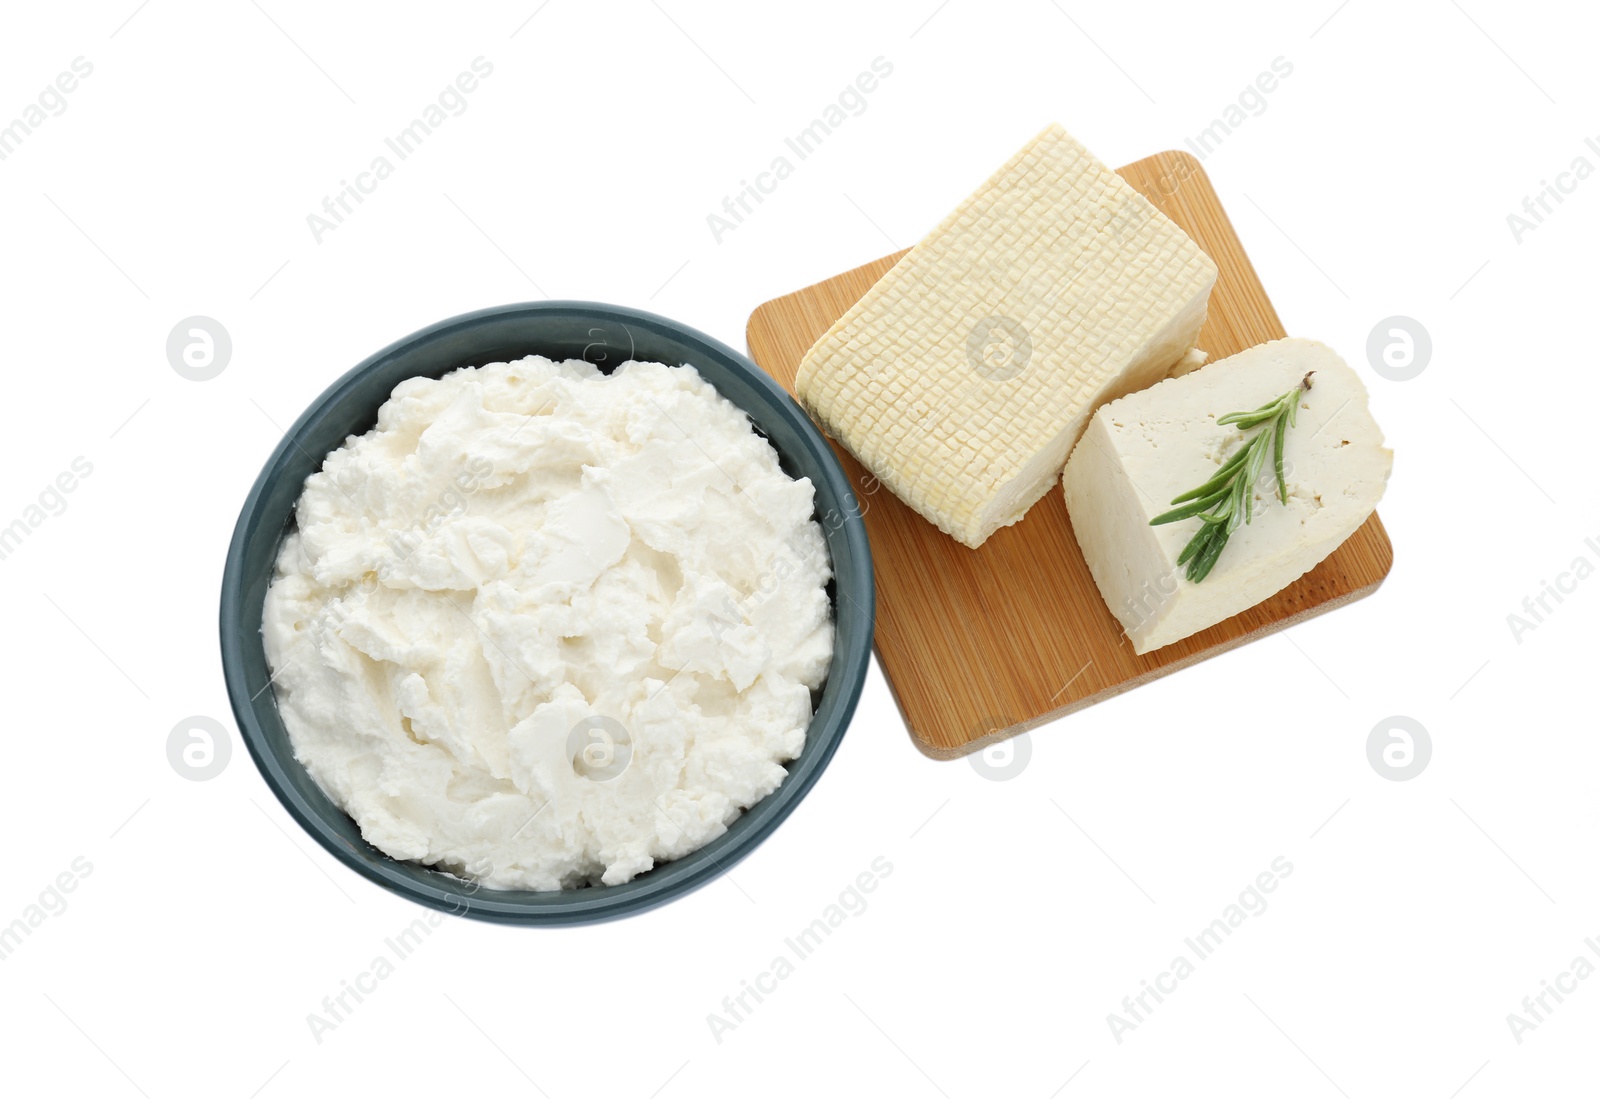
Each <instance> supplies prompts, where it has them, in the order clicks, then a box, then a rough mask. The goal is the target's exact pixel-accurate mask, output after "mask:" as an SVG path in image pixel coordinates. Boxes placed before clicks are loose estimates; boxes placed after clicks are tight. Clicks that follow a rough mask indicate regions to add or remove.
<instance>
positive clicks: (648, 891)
mask: <svg viewBox="0 0 1600 1099" xmlns="http://www.w3.org/2000/svg"><path fill="white" fill-rule="evenodd" d="M546 313H549V314H561V315H568V316H570V315H578V316H584V315H588V316H589V317H590V318H591V319H595V320H599V321H602V322H605V323H616V324H620V325H623V326H626V325H628V324H634V325H638V326H640V327H641V328H647V329H649V328H653V329H656V330H658V331H659V332H661V333H662V334H664V335H669V336H671V337H673V338H676V339H679V340H682V341H684V342H687V343H691V344H698V345H700V347H701V348H703V349H704V351H705V352H707V353H708V354H709V355H711V356H715V357H720V358H721V359H723V360H724V364H725V365H731V366H732V367H733V368H735V369H736V370H738V371H739V372H742V373H743V374H744V375H745V380H746V381H747V382H748V383H750V384H752V385H754V386H755V387H756V388H758V389H762V390H765V391H767V393H768V395H769V396H770V397H772V398H773V399H774V400H773V405H774V408H776V409H777V410H778V411H779V412H780V414H781V415H783V416H785V417H786V418H788V419H789V420H790V421H791V422H792V424H793V426H795V427H796V428H797V429H798V432H799V434H800V436H801V438H802V440H803V441H804V443H805V445H806V447H807V448H808V450H809V451H810V452H811V454H812V456H813V457H815V458H816V459H818V461H817V465H818V466H819V467H820V469H821V470H822V474H823V477H824V478H825V479H826V480H827V482H828V489H829V492H830V495H831V496H832V497H834V498H835V499H837V500H839V501H840V503H841V506H842V509H843V510H844V511H845V512H846V514H845V515H844V516H843V517H842V519H841V523H840V526H841V528H842V533H843V535H844V538H845V544H846V546H847V548H848V550H849V553H850V557H851V559H852V560H853V561H859V562H860V565H859V568H858V569H855V570H853V573H854V575H855V576H856V579H857V583H858V584H859V585H862V589H861V590H860V591H857V592H855V593H854V594H852V595H851V596H849V598H850V601H851V602H852V603H854V604H856V611H855V612H853V613H854V614H855V615H856V616H859V617H860V619H861V622H862V627H863V628H862V629H861V630H860V631H859V632H858V633H857V634H856V635H855V636H854V637H853V638H852V639H851V643H850V644H849V646H848V647H847V648H846V649H845V650H843V651H840V650H839V649H838V644H839V641H838V636H839V635H838V632H837V631H836V633H835V646H836V650H835V653H834V658H833V661H832V667H831V668H830V671H829V677H830V678H832V677H834V676H838V677H841V680H842V687H841V690H840V693H839V697H838V703H837V707H836V709H835V712H834V715H833V721H832V725H831V727H830V728H829V730H828V736H827V739H826V741H825V742H824V743H823V744H822V746H821V748H820V750H818V751H816V753H815V754H814V755H810V756H807V754H806V753H805V751H804V750H802V753H801V755H800V756H798V757H796V758H795V759H794V760H791V761H790V762H789V763H788V764H786V768H787V769H788V771H789V774H788V777H786V778H785V779H784V780H783V781H782V783H780V784H779V786H778V788H777V789H776V790H774V791H773V792H772V793H771V794H768V795H767V796H766V797H764V798H762V799H761V800H760V801H758V802H756V803H755V804H754V805H752V806H750V807H749V808H747V809H745V810H743V811H742V812H741V814H740V816H739V817H738V818H736V819H735V824H734V825H730V826H729V828H728V829H727V830H725V831H724V832H723V833H722V834H721V835H720V836H718V837H717V838H716V839H714V840H712V841H711V842H710V843H707V844H704V845H702V846H701V847H699V848H697V849H696V850H694V851H691V852H690V853H688V854H687V855H684V856H682V857H681V858H678V859H674V860H671V861H668V862H662V863H657V865H656V866H655V867H654V868H653V869H652V870H650V871H647V872H645V873H644V874H641V875H639V876H638V877H636V878H634V879H633V881H632V882H629V883H625V884H624V885H618V886H597V887H592V888H585V889H578V890H571V891H562V892H559V893H558V892H553V891H552V892H543V893H535V892H534V891H531V890H509V891H508V890H495V889H487V888H480V889H477V890H475V891H473V892H470V893H465V894H464V893H462V892H459V891H456V890H452V889H449V888H445V887H443V886H440V885H435V884H434V880H435V878H440V879H449V878H453V879H454V880H456V881H460V880H461V879H459V878H455V876H454V875H451V874H449V872H448V871H442V870H437V869H435V868H433V867H421V864H418V863H414V862H404V861H401V860H396V859H393V858H391V857H390V856H388V855H386V854H384V853H383V852H382V851H379V850H378V849H377V848H376V847H374V846H372V845H371V844H370V843H367V842H365V841H364V840H363V841H362V844H361V846H362V847H363V848H365V850H364V851H363V850H361V849H360V848H357V847H354V846H352V845H351V844H350V843H349V842H348V841H347V840H346V839H345V838H344V837H342V836H341V835H339V834H338V833H337V832H335V831H334V830H333V829H332V827H331V826H330V825H329V824H328V823H327V822H326V821H324V820H323V818H322V816H321V813H320V812H319V811H318V809H317V808H316V807H315V806H313V805H312V804H310V803H309V802H308V800H307V799H306V798H305V797H304V796H302V794H301V793H300V791H299V790H298V789H297V788H296V787H295V785H294V784H293V782H291V781H290V780H289V777H288V775H289V771H290V769H291V768H298V769H300V770H301V771H302V772H303V771H304V766H303V765H302V764H301V763H300V762H299V761H298V760H296V759H294V758H293V756H292V753H291V754H290V757H289V758H288V759H284V758H281V757H280V755H279V753H278V752H277V751H276V750H274V748H273V746H272V744H271V742H270V741H269V739H268V737H267V734H266V732H265V731H264V730H263V728H262V726H261V724H260V722H259V720H258V719H257V717H256V714H255V711H254V709H253V703H254V701H255V699H254V696H252V695H251V694H250V693H249V687H248V683H247V679H246V675H247V672H248V669H249V667H250V666H251V660H250V657H249V656H248V655H247V654H246V652H245V651H244V648H243V643H242V640H241V638H242V621H241V620H242V618H243V617H244V611H243V607H244V604H243V598H244V588H245V584H246V577H245V568H244V560H245V551H246V548H247V547H248V546H249V544H250V542H251V539H252V536H255V535H258V534H259V532H258V531H257V530H256V529H255V528H256V527H257V518H258V515H259V513H260V512H261V511H262V510H263V501H264V498H265V497H266V495H267V493H268V491H269V489H270V488H271V487H272V486H273V485H274V483H275V482H276V481H277V479H278V478H279V477H280V476H281V475H282V474H283V472H284V471H283V469H282V465H283V462H284V459H285V457H286V455H287V454H288V452H289V451H290V449H291V448H298V447H299V442H298V439H299V436H300V435H301V434H302V433H303V432H304V430H305V429H306V427H307V425H308V424H309V423H311V422H312V421H313V420H317V419H320V417H321V416H322V415H324V414H325V413H326V412H328V411H329V410H330V409H331V408H333V407H335V406H337V405H338V404H339V403H340V402H342V401H344V400H346V399H348V397H349V395H350V392H351V390H352V389H353V388H354V387H355V386H356V384H357V383H358V381H359V380H360V379H361V378H362V377H363V376H364V375H365V374H366V373H368V372H369V371H371V370H374V369H377V368H378V367H379V366H380V365H381V364H382V363H384V362H385V361H386V360H388V359H390V358H391V357H393V356H395V355H398V354H401V353H403V352H406V351H409V350H411V349H413V348H415V347H416V346H418V345H420V344H423V343H426V342H429V341H433V340H437V339H439V338H441V337H444V336H448V335H450V334H452V333H456V332H458V331H460V330H463V329H469V328H471V327H474V326H476V325H479V324H481V323H483V322H484V321H486V320H490V319H495V318H503V317H506V316H509V315H516V314H524V315H529V314H531V315H534V316H537V315H539V314H546ZM528 353H529V354H538V353H539V352H537V351H530V352H528ZM462 365H472V364H469V363H463V364H462ZM452 369H457V368H452ZM412 376H414V377H415V376H422V375H412ZM708 380H710V379H708ZM714 384H715V383H714V382H713V385H714ZM741 407H743V406H741ZM745 411H746V413H747V414H748V412H749V409H745ZM819 487H820V486H819ZM819 495H820V494H819ZM820 509H821V505H820V501H819V511H820ZM862 515H863V512H862V509H861V507H860V503H859V500H857V498H856V497H855V494H854V489H853V487H852V486H851V483H850V479H849V477H848V476H847V475H846V473H845V471H844V467H843V466H842V465H841V464H840V462H839V460H838V457H837V456H836V455H835V454H834V452H833V449H832V447H831V446H830V445H829V443H828V442H827V440H826V438H825V437H824V436H823V434H822V432H821V431H820V430H819V429H818V428H817V426H816V425H815V424H814V423H812V421H811V418H810V417H809V416H808V415H807V414H806V413H805V411H804V410H803V409H802V408H801V407H800V405H799V404H798V402H796V401H795V399H794V398H793V397H792V396H790V395H789V393H788V392H787V391H785V390H784V389H783V388H782V387H781V386H779V385H778V383H777V382H776V381H775V380H774V379H773V378H772V377H771V375H769V374H767V372H766V371H764V370H762V369H761V368H760V367H758V366H756V365H755V364H754V363H753V362H751V361H750V359H749V358H748V357H747V356H745V355H743V354H741V353H740V352H738V351H735V350H734V349H733V348H731V347H729V346H728V345H727V344H724V343H722V342H721V341H720V340H717V339H715V338H713V337H711V336H709V335H707V334H705V333H704V332H701V331H699V330H698V329H695V328H693V327H690V326H689V325H686V324H683V323H681V322H679V321H675V320H672V319H671V318H668V317H663V316H661V315H659V314H656V313H649V312H646V311H644V310H639V309H633V308H629V307H627V306H618V305H609V304H606V303H603V302H593V301H581V300H572V299H558V300H549V301H537V302H514V303H509V304H505V305H497V306H489V307H487V308H483V309H477V310H473V311H471V312H468V313H462V314H458V315H455V316H451V317H446V318H444V319H442V320H439V321H436V322H434V323H432V324H429V325H427V326H425V327H423V328H419V329H417V330H416V331H414V332H412V333H410V334H409V335H406V336H403V337H401V338H400V339H398V340H395V341H394V342H392V343H390V344H388V345H387V346H385V347H383V348H382V349H380V350H378V351H376V352H374V353H373V354H371V355H369V356H367V357H366V358H365V359H363V360H362V361H361V362H360V363H358V364H357V365H356V366H354V367H352V368H351V369H350V370H348V371H346V372H345V373H344V374H342V375H340V376H339V377H338V378H337V379H335V380H334V382H333V383H332V384H331V385H329V386H328V387H327V388H326V389H324V390H323V391H322V392H321V393H320V394H319V395H318V396H317V397H316V398H315V399H313V400H312V401H311V403H310V404H309V405H308V406H307V407H306V409H305V410H304V411H303V412H302V413H301V414H300V416H299V417H297V418H296V419H295V421H294V423H293V424H292V425H291V426H290V427H289V429H288V430H287V431H285V432H284V433H283V436H282V438H280V439H279V440H278V443H277V445H276V446H274V448H273V450H272V453H271V454H270V455H269V456H268V458H267V460H266V462H265V463H264V464H263V466H262V468H261V471H260V473H258V474H257V476H256V478H255V481H254V483H253V484H252V485H251V488H250V492H249V494H248V495H247V496H246V497H245V501H244V504H243V506H242V507H241V508H240V511H239V517H238V519H237V521H236V522H235V524H234V530H233V534H232V536H231V538H230V539H229V543H228V550H227V557H226V561H225V564H224V567H223V575H222V585H221V605H220V613H219V616H218V627H219V632H220V635H221V636H220V641H221V658H222V671H223V679H224V682H225V684H226V686H227V691H228V700H229V703H230V706H231V708H232V710H233V715H234V719H235V721H236V723H237V727H238V729H239V733H240V737H241V739H242V740H243V741H244V743H245V747H246V749H247V750H248V751H249V753H250V757H251V759H252V760H253V761H254V763H255V765H256V769H257V770H258V771H259V772H260V773H261V777H262V779H263V780H264V781H265V782H266V784H267V786H268V788H269V789H270V790H271V791H272V793H273V795H274V796H275V797H276V798H277V799H278V801H279V803H280V804H281V805H282V806H283V807H284V809H285V811H287V812H288V814H289V815H290V816H291V817H293V818H294V820H295V822H296V823H298V824H299V825H300V827H301V828H302V829H304V830H305V831H306V832H307V833H308V834H309V835H310V836H311V837H312V838H313V839H315V840H316V841H317V843H318V844H319V845H320V846H321V847H322V848H323V849H324V850H326V851H327V852H328V853H329V854H331V855H333V856H334V858H336V859H337V860H338V861H339V862H341V863H343V864H344V865H345V866H347V867H349V868H350V869H352V870H354V871H355V872H356V873H357V874H359V875H361V876H362V877H363V878H365V879H367V880H368V881H370V882H373V883H374V884H376V885H379V886H381V887H383V888H384V889H387V890H389V891H390V892H393V893H397V894H399V895H400V896H403V897H406V898H407V899H409V900H412V901H415V902H417V903H419V904H422V905H425V906H427V907H429V908H432V909H435V910H438V911H441V912H445V913H448V914H451V915H458V916H464V917H467V918H471V919H478V920H486V921H490V922H495V923H503V924H516V925H521V926H561V925H570V924H578V923H598V922H601V921H606V920H613V919H621V918H625V917H628V916H633V915H638V914H640V913H643V912H645V911H648V910H650V909H653V908H656V907H658V906H660V905H662V904H665V903H667V902H668V901H671V900H675V899H677V898H679V897H682V896H685V895H687V894H688V893H690V892H693V891H694V890H696V889H698V888H700V887H701V886H704V885H706V884H708V883H709V882H711V881H712V880H714V879H716V878H717V877H720V876H721V875H722V874H724V873H725V872H726V871H727V870H729V869H730V868H731V867H732V866H733V865H734V864H735V863H737V862H738V861H739V860H741V859H743V858H744V857H745V856H746V855H748V854H749V853H750V852H751V851H753V850H755V848H757V847H758V846H760V845H761V844H762V843H763V842H764V841H765V840H766V839H767V838H768V837H769V836H771V834H772V832H773V831H775V830H776V829H777V828H778V826H779V825H781V824H782V823H783V821H784V820H786V819H787V818H788V816H789V814H790V813H792V812H793V811H794V809H795V808H796V807H797V806H798V805H799V804H800V802H801V801H802V800H804V798H805V796H806V794H808V793H809V792H810V790H811V788H812V787H813V786H814V785H815V784H816V782H817V779H818V778H819V777H820V776H821V774H822V772H823V770H825V769H826V767H827V765H828V763H829V762H830V761H831V760H832V758H833V755H834V753H835V752H836V751H837V750H838V746H839V742H840V740H842V739H843V737H844V733H845V731H846V730H847V729H848V727H849V725H850V722H851V719H852V718H853V716H854V714H855V709H856V705H857V703H858V702H859V700H860V696H861V691H862V688H863V685H864V683H865V680H866V672H867V666H868V663H869V661H870V656H871V652H872V642H873V633H874V628H875V624H876V623H875V618H876V613H875V612H876V600H875V577H874V576H873V568H872V556H871V548H870V546H869V544H868V541H867V535H866V527H865V524H864V523H863V521H862ZM834 583H835V585H836V587H835V591H836V592H841V588H840V587H839V586H838V585H839V584H840V575H839V569H838V566H837V562H836V563H835V567H834ZM841 593H842V592H841ZM838 607H839V598H838V597H837V596H836V597H835V599H834V619H835V622H837V621H838V620H839V609H838ZM263 670H264V669H263ZM263 678H265V675H264V676H263ZM259 693H260V691H259V690H258V691H257V692H256V694H259ZM815 735H816V728H815V715H813V721H812V725H811V726H808V728H807V746H808V747H809V746H810V744H811V742H812V738H813V737H814V736H815ZM313 781H314V780H313ZM329 800H330V801H331V799H329ZM334 808H335V809H336V810H338V811H340V812H342V811H343V810H341V809H339V807H338V806H337V805H335V806H334ZM745 818H752V821H751V823H749V824H748V825H746V827H745V828H744V829H742V830H741V831H740V832H738V833H735V832H734V830H733V829H734V827H735V825H737V824H738V823H739V822H740V821H742V820H744V819H745ZM730 841H736V842H730ZM401 866H409V867H420V868H421V869H422V870H424V871H426V872H427V873H426V874H425V875H424V876H423V877H424V880H422V881H419V880H416V879H414V878H413V877H410V876H407V875H405V874H402V873H400V872H399V871H398V870H396V869H393V868H398V867H401ZM674 868H676V870H674ZM658 871H659V873H658ZM641 883H642V884H641ZM614 890H625V891H626V892H625V893H623V894H617V893H615V892H613V891H614ZM608 895H609V896H608ZM512 897H522V898H527V897H535V898H541V899H540V900H538V901H537V902H529V901H527V900H523V901H518V900H512V899H508V898H512Z"/></svg>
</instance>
